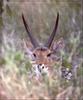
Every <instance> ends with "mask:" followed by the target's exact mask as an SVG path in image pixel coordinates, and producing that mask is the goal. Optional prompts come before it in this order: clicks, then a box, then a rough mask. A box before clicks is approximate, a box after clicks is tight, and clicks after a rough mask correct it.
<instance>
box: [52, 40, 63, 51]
mask: <svg viewBox="0 0 83 100" xmlns="http://www.w3.org/2000/svg"><path fill="white" fill-rule="evenodd" d="M64 47H65V44H64V40H63V38H60V39H59V40H58V41H56V42H54V43H53V45H52V47H51V48H52V51H54V52H56V51H60V50H61V49H63V48H64Z"/></svg>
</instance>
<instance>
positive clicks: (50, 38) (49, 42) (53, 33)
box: [45, 13, 59, 48]
mask: <svg viewBox="0 0 83 100" xmlns="http://www.w3.org/2000/svg"><path fill="white" fill-rule="evenodd" d="M58 21H59V13H57V18H56V23H55V27H54V30H53V32H52V34H51V36H50V37H49V38H48V40H47V42H46V44H45V46H46V47H48V48H50V46H51V44H52V41H53V39H54V37H55V34H56V30H57V26H58Z"/></svg>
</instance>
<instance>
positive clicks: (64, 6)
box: [0, 0, 83, 100]
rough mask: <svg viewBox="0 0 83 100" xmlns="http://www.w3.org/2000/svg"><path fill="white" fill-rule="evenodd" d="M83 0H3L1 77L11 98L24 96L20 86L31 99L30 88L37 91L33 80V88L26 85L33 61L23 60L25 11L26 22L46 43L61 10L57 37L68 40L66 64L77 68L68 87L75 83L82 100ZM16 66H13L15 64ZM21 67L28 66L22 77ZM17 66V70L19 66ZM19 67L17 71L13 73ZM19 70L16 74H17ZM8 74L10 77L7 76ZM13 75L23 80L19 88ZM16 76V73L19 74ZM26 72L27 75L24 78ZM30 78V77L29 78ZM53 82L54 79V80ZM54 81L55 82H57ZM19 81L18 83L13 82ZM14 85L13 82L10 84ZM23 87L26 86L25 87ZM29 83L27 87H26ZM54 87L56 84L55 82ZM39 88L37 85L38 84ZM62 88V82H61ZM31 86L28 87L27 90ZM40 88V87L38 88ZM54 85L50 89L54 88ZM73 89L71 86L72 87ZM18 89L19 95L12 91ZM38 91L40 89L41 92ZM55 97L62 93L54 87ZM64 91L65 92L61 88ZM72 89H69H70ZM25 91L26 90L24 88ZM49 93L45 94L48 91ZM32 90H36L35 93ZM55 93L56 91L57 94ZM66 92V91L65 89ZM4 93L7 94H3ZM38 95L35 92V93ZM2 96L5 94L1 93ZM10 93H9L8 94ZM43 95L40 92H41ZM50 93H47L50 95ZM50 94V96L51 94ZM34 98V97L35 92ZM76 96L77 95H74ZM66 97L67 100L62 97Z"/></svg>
mask: <svg viewBox="0 0 83 100" xmlns="http://www.w3.org/2000/svg"><path fill="white" fill-rule="evenodd" d="M82 6H83V5H82V0H18V1H17V0H0V69H1V71H0V80H1V83H0V84H1V86H0V88H1V90H2V91H3V88H2V86H3V87H4V88H5V89H4V91H6V92H7V95H8V97H11V98H22V95H19V96H18V95H17V94H21V93H20V92H19V91H20V90H19V91H17V90H15V89H16V88H17V87H18V88H20V89H22V88H23V89H24V93H25V94H26V95H24V94H23V97H25V98H28V97H27V95H29V94H27V93H26V92H27V91H29V89H30V90H32V91H35V89H32V88H31V87H34V86H35V85H34V82H32V83H31V85H30V84H29V85H30V86H31V87H30V86H29V85H26V84H28V83H26V81H25V80H26V79H27V77H26V74H24V73H26V70H27V69H29V68H27V69H26V68H25V67H26V66H30V64H29V62H28V63H27V61H26V59H25V60H24V62H23V63H22V62H21V61H22V60H23V59H24V55H22V51H23V44H22V42H23V39H24V40H27V39H28V36H27V33H26V30H25V28H24V25H23V22H22V13H23V14H24V16H25V18H26V21H27V23H28V25H29V27H30V30H31V32H32V33H33V35H34V36H35V37H36V38H37V39H38V41H39V42H42V43H44V42H45V41H46V39H47V38H48V37H49V35H50V34H51V32H52V30H53V28H54V24H55V21H56V16H57V13H58V12H59V14H60V18H59V26H58V29H57V35H56V37H55V40H58V39H59V38H61V37H62V38H63V39H64V43H65V51H64V52H63V55H65V56H64V58H65V59H67V61H66V66H69V65H70V63H72V65H73V67H74V68H75V70H74V71H75V73H74V76H75V77H74V78H75V79H74V80H73V81H72V82H70V83H65V81H63V83H61V84H63V86H64V83H65V84H67V85H66V87H69V86H71V84H72V83H76V84H74V85H75V86H76V87H75V88H76V90H75V91H77V92H76V93H77V94H78V95H77V94H76V95H77V97H76V98H77V100H78V98H79V100H82V99H83V98H82V94H81V92H83V86H82V84H83V80H82V78H83V68H82V67H83V62H82V61H83V59H82V58H83V57H82V54H83V33H82V32H83V25H82V23H83V22H82V18H83V11H82V10H83V7H82ZM11 66H12V67H11ZM18 66H21V67H23V66H25V67H23V68H25V69H22V70H23V74H21V75H22V78H23V81H24V82H25V83H21V82H23V81H22V79H20V78H18V77H21V76H19V75H17V72H18ZM15 68H16V69H15ZM13 69H15V72H13ZM13 73H16V74H13ZM6 75H7V77H6ZM10 75H11V76H12V75H14V76H13V77H14V78H16V80H18V79H19V82H17V83H19V84H18V85H17V87H15V85H16V83H15V80H13V81H14V82H13V81H12V83H11V77H10ZM15 75H16V76H15ZM24 75H25V77H24ZM27 81H28V79H27ZM51 81H53V80H51ZM53 82H54V81H53ZM13 83H15V85H14V84H13ZM10 84H11V85H10ZM42 84H43V85H41V86H39V88H38V89H39V90H38V91H40V90H41V89H42V88H44V87H43V86H45V85H47V83H46V84H44V83H42ZM22 86H23V87H22ZM25 86H26V87H25ZM52 86H53V83H52ZM29 87H30V88H29ZM35 87H36V86H35ZM61 87H62V85H61ZM25 88H28V89H25ZM36 88H37V87H36ZM53 88H54V87H51V88H50V89H53ZM50 89H49V88H46V87H45V91H43V92H42V95H44V94H45V93H46V91H47V92H48V91H49V90H50ZM69 89H70V91H71V87H70V88H69ZM13 90H15V92H16V93H17V94H13V93H12V92H11V91H13ZM38 91H37V92H38ZM51 91H52V93H51V94H50V95H51V96H55V94H58V92H59V91H58V92H57V91H55V90H51ZM61 91H65V89H64V90H61ZM68 91H69V90H68ZM21 92H22V91H21ZM44 92H45V93H44ZM31 93H32V92H31ZM53 93H54V94H53ZM62 93H63V92H62ZM3 94H4V93H3ZM32 94H34V93H32ZM0 95H1V94H0ZM5 95H6V93H5ZM37 95H40V94H37ZM46 95H47V94H46ZM50 95H49V96H47V97H48V98H50V97H51V96H50ZM31 96H32V97H35V98H36V96H33V95H31ZM1 97H2V98H6V97H7V96H4V97H3V96H1ZM44 97H45V96H41V97H40V98H43V99H44ZM70 97H71V98H73V99H72V100H76V99H74V98H75V97H72V96H70ZM57 100H58V99H57ZM61 100H63V99H61Z"/></svg>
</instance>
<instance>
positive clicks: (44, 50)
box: [22, 13, 61, 72]
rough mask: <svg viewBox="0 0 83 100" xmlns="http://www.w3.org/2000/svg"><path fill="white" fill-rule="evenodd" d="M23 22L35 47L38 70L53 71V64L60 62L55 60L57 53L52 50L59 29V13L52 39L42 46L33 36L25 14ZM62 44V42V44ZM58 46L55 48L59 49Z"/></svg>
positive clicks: (34, 52) (34, 53)
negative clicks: (54, 56) (54, 55)
mask: <svg viewBox="0 0 83 100" xmlns="http://www.w3.org/2000/svg"><path fill="white" fill-rule="evenodd" d="M22 20H23V23H24V26H25V29H26V32H27V34H28V36H29V38H30V41H31V43H32V45H33V50H32V55H33V58H34V61H35V64H36V65H37V69H38V70H39V71H40V72H41V69H44V68H46V70H47V69H51V68H52V67H51V66H53V64H54V63H55V62H56V61H57V60H58V59H56V60H53V54H54V53H55V52H56V51H55V50H53V49H51V46H52V43H53V40H54V37H55V35H56V31H57V27H58V22H59V13H57V18H56V23H55V26H54V29H53V32H52V33H51V35H50V37H49V38H48V40H47V41H46V43H45V44H43V45H40V44H39V43H38V42H37V40H36V38H35V37H34V36H33V34H32V33H31V31H30V29H29V26H28V24H27V23H26V20H25V17H24V14H22ZM60 43H61V42H60ZM60 43H58V44H60ZM57 47H58V45H56V46H55V48H57Z"/></svg>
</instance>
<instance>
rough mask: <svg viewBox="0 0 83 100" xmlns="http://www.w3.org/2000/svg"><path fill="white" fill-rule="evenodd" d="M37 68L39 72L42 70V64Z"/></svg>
mask: <svg viewBox="0 0 83 100" xmlns="http://www.w3.org/2000/svg"><path fill="white" fill-rule="evenodd" d="M37 67H38V70H39V71H40V72H41V70H42V69H44V64H39V65H38V66H37Z"/></svg>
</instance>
